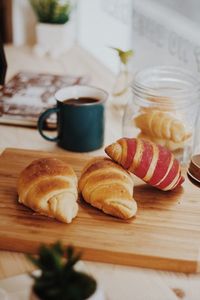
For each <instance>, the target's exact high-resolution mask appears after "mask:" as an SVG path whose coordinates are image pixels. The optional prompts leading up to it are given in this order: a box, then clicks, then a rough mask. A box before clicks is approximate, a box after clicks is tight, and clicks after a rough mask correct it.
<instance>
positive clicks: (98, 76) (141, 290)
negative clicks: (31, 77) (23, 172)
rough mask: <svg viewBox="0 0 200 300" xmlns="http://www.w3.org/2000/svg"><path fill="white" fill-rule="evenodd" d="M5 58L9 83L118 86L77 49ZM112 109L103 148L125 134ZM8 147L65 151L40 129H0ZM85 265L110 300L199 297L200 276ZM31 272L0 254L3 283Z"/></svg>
mask: <svg viewBox="0 0 200 300" xmlns="http://www.w3.org/2000/svg"><path fill="white" fill-rule="evenodd" d="M6 56H7V60H8V74H7V80H8V79H9V78H10V77H11V76H13V75H14V74H15V73H16V72H18V71H20V70H27V71H35V72H39V71H40V72H41V71H42V72H52V73H58V74H64V73H65V74H66V73H69V74H74V75H80V74H88V75H89V76H90V77H91V84H92V85H96V86H99V87H102V88H104V89H105V90H107V91H108V92H109V91H110V90H111V87H112V84H113V82H114V77H113V75H112V73H111V72H110V71H109V70H107V68H106V67H104V66H102V65H101V64H100V63H99V62H98V61H96V60H95V59H94V58H93V57H92V56H91V55H90V54H89V53H87V52H86V51H85V50H83V49H81V48H79V47H77V46H76V47H74V48H73V49H71V50H70V51H69V52H68V53H67V54H66V55H63V56H62V57H61V58H59V60H52V59H50V58H47V57H45V58H39V57H36V56H35V55H34V54H33V52H32V49H31V48H29V47H22V48H14V47H12V46H7V47H6ZM108 107H109V109H108V110H107V111H108V113H107V116H106V120H107V122H106V137H105V144H108V143H110V142H112V141H114V140H116V139H117V138H119V137H120V136H121V124H122V113H121V110H117V109H114V108H112V107H111V105H109V102H108ZM7 147H14V148H25V149H38V150H44V151H55V150H56V151H59V152H64V150H62V149H60V148H58V147H57V146H56V144H54V143H51V142H48V141H45V140H44V139H42V138H41V137H40V135H39V134H38V132H37V130H36V129H31V128H23V127H15V126H8V125H7V126H6V125H0V148H1V151H2V150H3V149H5V148H7ZM102 153H103V149H100V150H98V151H94V152H92V153H90V154H91V155H97V154H102ZM86 265H87V267H88V269H89V270H90V271H91V272H92V273H93V274H94V276H95V277H96V278H97V280H99V282H100V283H101V285H102V286H103V288H104V290H105V293H106V295H107V298H108V299H113V300H118V299H126V300H129V299H130V300H132V299H134V298H135V299H137V300H140V299H141V300H143V299H148V300H151V299H152V300H160V299H162V300H165V299H166V300H177V299H184V300H185V299H188V300H198V299H200V275H186V274H183V273H173V272H164V271H155V270H151V269H148V270H147V269H142V268H136V267H125V266H118V265H112V264H103V263H94V262H86ZM32 269H33V266H32V265H31V264H30V263H29V262H28V261H27V259H26V258H25V256H24V254H21V253H15V252H8V251H1V252H0V279H3V278H7V277H10V276H13V275H16V274H21V273H24V272H27V271H30V270H32ZM0 285H1V283H0Z"/></svg>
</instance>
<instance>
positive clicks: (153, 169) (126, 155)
mask: <svg viewBox="0 0 200 300" xmlns="http://www.w3.org/2000/svg"><path fill="white" fill-rule="evenodd" d="M105 152H106V153H107V154H108V156H110V157H111V158H112V159H113V160H114V161H116V162H117V163H119V164H120V165H121V166H123V167H124V168H125V169H127V170H129V171H130V172H132V173H133V174H135V175H136V176H138V177H139V178H141V179H142V180H144V181H145V182H147V183H149V184H150V185H152V186H154V187H156V188H158V189H161V190H164V191H168V190H173V189H174V188H176V187H177V186H179V185H181V184H182V182H183V181H184V178H183V177H182V176H181V170H180V164H179V162H178V160H176V159H175V157H174V155H173V154H172V153H171V152H170V151H169V150H168V149H167V148H165V147H162V146H160V145H156V144H155V143H153V142H150V141H147V140H143V139H135V138H132V139H128V138H122V139H120V140H118V141H117V142H116V143H114V144H111V145H110V146H108V147H106V149H105Z"/></svg>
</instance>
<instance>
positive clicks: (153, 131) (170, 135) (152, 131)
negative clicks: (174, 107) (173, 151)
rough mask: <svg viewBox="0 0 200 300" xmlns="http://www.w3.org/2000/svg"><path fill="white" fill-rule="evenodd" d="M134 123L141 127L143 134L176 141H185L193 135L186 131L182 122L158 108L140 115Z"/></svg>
mask: <svg viewBox="0 0 200 300" xmlns="http://www.w3.org/2000/svg"><path fill="white" fill-rule="evenodd" d="M134 123H135V125H136V127H138V128H140V129H141V131H142V133H143V134H145V135H147V136H150V137H156V138H160V139H167V140H171V141H172V142H174V143H180V142H183V141H185V140H186V139H188V138H189V137H190V136H191V134H190V133H188V132H186V129H185V126H184V125H183V124H182V122H180V121H179V120H178V119H175V118H173V117H172V116H170V115H169V114H167V113H164V112H161V111H158V110H152V111H149V112H146V113H142V114H140V115H138V116H137V117H136V118H135V119H134Z"/></svg>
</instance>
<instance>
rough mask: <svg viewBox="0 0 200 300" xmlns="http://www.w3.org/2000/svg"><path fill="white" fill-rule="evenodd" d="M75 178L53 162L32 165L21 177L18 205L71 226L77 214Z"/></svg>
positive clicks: (51, 160) (39, 161)
mask: <svg viewBox="0 0 200 300" xmlns="http://www.w3.org/2000/svg"><path fill="white" fill-rule="evenodd" d="M77 181H78V180H77V177H76V174H75V173H74V171H73V169H72V168H71V167H70V166H69V165H67V164H66V163H64V162H63V161H61V160H58V159H56V158H41V159H38V160H35V161H33V162H32V163H31V164H30V165H29V166H28V167H26V168H25V169H24V170H23V171H22V172H21V174H20V176H19V180H18V195H19V202H20V203H23V204H24V205H26V206H28V207H30V208H31V209H33V210H35V211H36V212H38V213H40V214H42V215H46V216H49V217H53V218H56V219H58V220H59V221H62V222H66V223H70V222H71V221H72V219H73V218H74V217H75V216H76V215H77V212H78V204H77V202H76V201H77V198H78V190H77Z"/></svg>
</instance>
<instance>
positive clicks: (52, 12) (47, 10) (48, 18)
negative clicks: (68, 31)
mask: <svg viewBox="0 0 200 300" xmlns="http://www.w3.org/2000/svg"><path fill="white" fill-rule="evenodd" d="M29 1H30V4H31V6H32V8H33V10H34V12H35V14H36V16H37V19H38V21H39V22H41V23H49V24H64V23H66V22H67V21H68V20H69V17H70V13H71V10H72V4H71V2H70V1H69V0H29Z"/></svg>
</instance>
